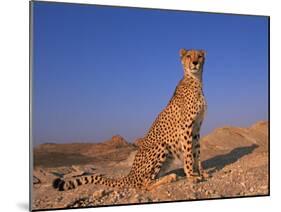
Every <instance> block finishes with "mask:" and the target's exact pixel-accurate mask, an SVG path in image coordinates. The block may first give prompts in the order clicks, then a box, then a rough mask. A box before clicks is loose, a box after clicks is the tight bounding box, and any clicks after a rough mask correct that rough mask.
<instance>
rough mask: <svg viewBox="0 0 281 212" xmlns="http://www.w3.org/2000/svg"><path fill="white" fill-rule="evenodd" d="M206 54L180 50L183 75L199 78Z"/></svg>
mask: <svg viewBox="0 0 281 212" xmlns="http://www.w3.org/2000/svg"><path fill="white" fill-rule="evenodd" d="M205 55H206V52H205V51H204V50H194V49H191V50H186V49H181V50H180V56H181V63H182V65H183V67H184V74H185V75H186V74H188V75H193V76H201V74H202V71H203V65H204V61H205Z"/></svg>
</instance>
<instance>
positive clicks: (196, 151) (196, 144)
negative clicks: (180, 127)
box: [192, 132, 209, 178]
mask: <svg viewBox="0 0 281 212" xmlns="http://www.w3.org/2000/svg"><path fill="white" fill-rule="evenodd" d="M192 139H193V140H192V143H193V145H192V156H193V161H194V163H193V168H194V170H195V171H196V172H198V175H199V176H200V177H202V178H207V177H209V174H208V173H207V172H205V171H204V170H203V167H202V164H201V160H200V134H199V132H196V133H195V134H194V135H193V137H192Z"/></svg>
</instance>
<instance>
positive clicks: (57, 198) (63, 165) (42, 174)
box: [32, 121, 269, 210]
mask: <svg viewBox="0 0 281 212" xmlns="http://www.w3.org/2000/svg"><path fill="white" fill-rule="evenodd" d="M201 142H202V156H201V157H202V161H203V167H204V168H205V169H206V170H207V171H208V173H209V174H211V177H210V178H208V179H207V180H206V181H203V182H199V183H196V184H193V183H190V182H188V181H187V180H186V178H185V175H184V172H183V169H182V168H181V164H176V163H175V164H173V166H172V167H171V169H170V170H168V174H169V173H175V174H176V175H177V181H175V182H172V183H169V184H165V185H161V186H159V187H157V188H156V189H154V190H152V191H143V190H135V189H122V190H118V189H112V188H108V187H104V186H100V185H83V186H80V187H79V188H77V189H75V190H71V191H63V192H60V191H56V190H55V189H53V188H52V185H51V184H52V181H53V180H54V179H55V178H57V177H58V176H59V177H71V176H74V175H77V174H82V173H93V172H94V173H102V174H105V175H107V176H110V177H118V176H124V175H126V173H128V172H129V170H130V167H131V164H132V162H133V159H134V155H135V153H136V151H137V148H138V147H137V145H135V144H130V143H127V142H126V141H125V140H124V139H123V138H122V137H121V136H114V137H112V139H110V140H109V141H106V142H103V143H100V144H78V143H76V144H42V145H40V146H38V147H37V148H35V149H34V161H35V164H34V172H33V205H32V207H33V209H34V210H36V209H46V208H72V207H89V206H101V205H114V204H118V205H120V204H128V203H129V204H131V203H147V202H163V201H178V200H194V199H212V198H221V197H239V196H256V195H268V193H269V188H268V186H269V185H268V180H269V176H268V123H267V122H266V121H261V122H258V123H256V124H254V125H252V126H251V127H249V128H239V127H223V128H219V129H216V130H215V131H213V132H212V133H211V134H209V135H207V136H205V137H204V138H202V141H201Z"/></svg>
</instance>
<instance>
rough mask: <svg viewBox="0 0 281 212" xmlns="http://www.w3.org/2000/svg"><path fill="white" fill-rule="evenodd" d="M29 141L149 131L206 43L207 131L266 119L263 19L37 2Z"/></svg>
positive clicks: (204, 130) (204, 131)
mask: <svg viewBox="0 0 281 212" xmlns="http://www.w3.org/2000/svg"><path fill="white" fill-rule="evenodd" d="M33 4H34V7H33V9H34V34H33V37H34V39H33V54H34V58H33V67H34V69H33V139H34V142H35V144H39V143H44V142H57V143H66V142H99V141H103V140H106V139H109V138H111V137H112V136H113V135H115V134H120V135H122V136H123V137H124V138H125V139H127V140H128V141H133V140H134V139H136V138H138V137H142V136H144V135H145V133H146V132H147V130H148V129H149V128H150V126H151V124H152V122H153V121H154V119H155V118H156V116H157V115H158V114H159V112H160V111H161V110H162V109H163V108H164V107H165V106H166V105H167V103H168V101H169V100H170V98H171V96H172V94H173V91H174V89H175V87H176V85H177V83H178V81H179V80H180V79H181V78H182V76H183V70H182V66H181V64H180V60H179V49H180V48H186V49H190V48H195V49H205V50H206V51H207V56H206V62H205V68H204V76H203V82H204V93H205V97H206V99H207V102H208V113H207V116H206V119H205V121H204V124H203V126H202V134H203V135H206V134H208V133H210V132H211V131H212V130H213V129H215V128H217V127H222V126H225V125H234V126H241V127H245V126H248V125H250V124H252V123H254V122H256V121H258V120H267V118H268V33H267V31H268V19H267V17H257V16H239V15H225V14H209V13H196V12H179V11H165V10H148V9H136V8H118V7H102V6H89V5H73V4H58V3H43V2H35V3H33Z"/></svg>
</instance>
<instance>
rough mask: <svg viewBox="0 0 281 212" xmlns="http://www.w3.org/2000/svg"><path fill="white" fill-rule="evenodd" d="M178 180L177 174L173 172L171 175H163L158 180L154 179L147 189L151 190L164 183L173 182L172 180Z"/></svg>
mask: <svg viewBox="0 0 281 212" xmlns="http://www.w3.org/2000/svg"><path fill="white" fill-rule="evenodd" d="M176 180H177V175H176V174H174V173H172V174H169V175H166V176H164V177H161V178H159V179H157V180H156V181H154V182H153V183H151V184H149V185H148V186H147V187H146V189H147V190H148V191H151V190H153V189H155V188H157V187H159V186H161V185H164V184H168V183H171V182H175V181H176Z"/></svg>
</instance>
